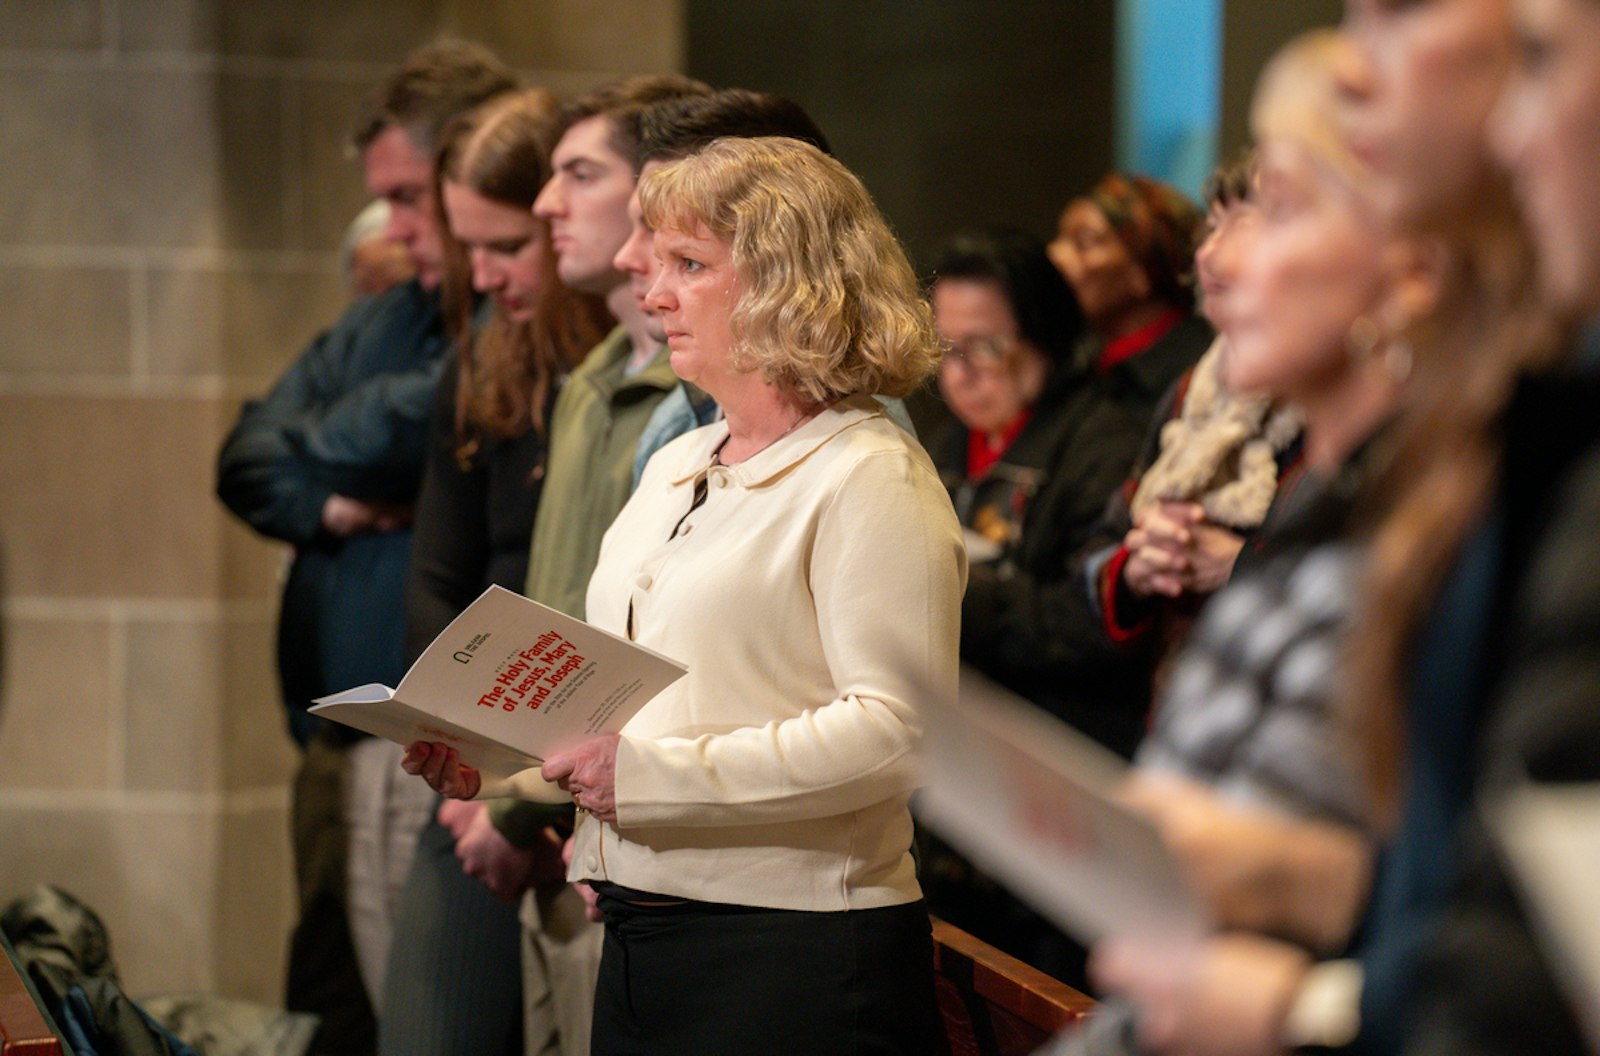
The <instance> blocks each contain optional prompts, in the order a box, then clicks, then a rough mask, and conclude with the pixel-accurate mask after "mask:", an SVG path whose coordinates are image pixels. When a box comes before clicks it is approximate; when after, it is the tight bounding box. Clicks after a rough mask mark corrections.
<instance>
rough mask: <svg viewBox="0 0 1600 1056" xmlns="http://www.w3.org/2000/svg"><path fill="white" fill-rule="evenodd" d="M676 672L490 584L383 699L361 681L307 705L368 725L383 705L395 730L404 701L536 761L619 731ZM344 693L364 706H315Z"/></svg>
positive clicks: (441, 722) (405, 721)
mask: <svg viewBox="0 0 1600 1056" xmlns="http://www.w3.org/2000/svg"><path fill="white" fill-rule="evenodd" d="M686 670H687V669H686V668H685V667H684V666H683V665H682V664H679V663H676V662H674V661H672V660H669V659H667V658H666V657H663V656H661V655H660V654H659V653H655V652H653V651H651V650H649V649H645V648H643V647H642V646H638V645H635V644H634V643H632V642H629V641H626V640H624V639H622V638H618V637H617V636H616V635H613V634H609V633H607V632H605V631H602V630H600V629H599V628H596V627H591V626H590V625H589V624H587V623H584V622H583V621H582V620H575V619H573V618H572V617H570V616H567V615H565V614H564V613H560V612H557V611H556V610H554V609H552V608H549V607H548V606H545V605H540V604H539V603H537V602H534V601H530V600H529V599H527V598H525V597H523V596H522V595H520V594H515V593H513V592H511V591H509V590H505V589H504V588H502V587H497V586H492V587H490V588H489V589H488V590H486V591H484V593H483V594H482V595H481V596H479V598H478V600H476V601H474V602H473V603H472V604H471V605H470V606H468V607H467V609H466V610H465V611H464V612H462V613H461V615H460V616H458V617H456V618H455V619H454V620H453V621H451V623H450V625H449V626H448V627H446V628H445V629H444V630H443V631H441V632H440V633H439V636H438V637H437V638H435V639H434V641H433V642H432V643H431V644H430V645H429V646H428V648H427V650H426V651H424V652H423V654H422V656H420V657H418V659H417V662H416V663H415V664H413V665H412V666H411V670H410V671H407V672H406V675H405V677H404V678H403V679H401V680H400V684H399V685H398V686H396V687H395V689H394V694H393V700H392V701H390V702H388V703H387V704H385V703H383V702H382V701H381V697H382V692H383V687H381V686H362V687H357V688H356V689H353V690H346V691H344V692H343V693H338V694H334V695H333V696H331V697H323V698H320V699H319V700H318V702H317V703H318V705H319V706H318V707H315V708H312V709H311V710H312V711H313V712H316V713H317V714H321V715H325V716H326V717H328V718H331V719H335V720H337V721H341V722H342V721H346V719H345V715H346V713H347V712H348V713H349V714H351V715H356V714H359V715H360V716H361V718H362V721H366V722H369V723H370V722H373V721H376V720H375V719H373V716H374V715H375V714H377V713H378V712H381V711H384V710H386V709H388V710H391V711H392V712H393V714H392V716H391V719H392V721H389V722H388V723H387V728H388V729H390V730H395V731H400V730H405V729H408V728H409V724H410V723H411V722H412V721H413V719H412V717H411V715H410V713H408V712H406V711H402V710H399V709H398V707H396V706H398V705H405V706H406V707H407V708H409V709H410V710H411V711H412V712H416V713H421V714H423V715H425V716H427V717H428V719H429V720H430V721H431V722H432V723H433V724H434V725H436V726H439V727H441V728H445V729H455V730H460V731H462V732H464V733H471V734H474V735H476V736H477V737H479V738H481V739H483V740H484V741H486V742H489V743H497V744H500V745H502V746H504V747H506V748H508V749H510V755H509V756H507V758H511V757H527V758H531V759H540V758H544V757H547V756H548V755H550V754H552V753H554V752H555V751H557V750H558V749H561V748H564V747H566V746H567V745H569V744H572V743H574V742H576V741H579V740H582V739H583V738H584V737H586V736H588V735H590V734H595V733H607V732H613V731H616V730H618V729H620V728H621V727H622V725H623V724H624V723H625V722H626V721H627V720H628V719H629V718H631V717H632V716H633V714H634V713H635V712H636V711H638V709H639V708H640V707H642V706H643V705H644V704H645V703H646V702H647V701H649V700H650V698H652V697H654V696H655V695H656V694H657V693H659V692H660V691H661V690H662V689H663V688H665V687H666V686H668V685H670V684H671V683H672V682H675V681H676V680H677V679H679V678H681V677H682V676H683V674H684V672H685V671H686ZM352 699H364V700H372V701H373V702H374V703H373V704H372V706H371V707H366V708H363V709H362V710H361V711H360V712H359V713H357V712H351V711H349V707H348V703H346V704H343V705H340V706H338V707H334V708H328V707H324V706H322V705H324V704H325V703H335V702H340V701H343V702H349V701H351V700H352ZM351 725H356V726H357V728H359V729H367V727H366V726H361V725H359V724H358V723H355V722H352V723H351ZM369 732H371V731H369ZM381 736H385V737H390V735H389V734H388V733H384V734H381ZM390 739H391V740H393V739H395V738H394V737H390ZM400 743H410V742H409V741H401V742H400ZM468 762H471V760H470V759H468ZM473 765H476V764H473Z"/></svg>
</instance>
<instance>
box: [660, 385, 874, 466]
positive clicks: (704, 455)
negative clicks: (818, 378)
mask: <svg viewBox="0 0 1600 1056" xmlns="http://www.w3.org/2000/svg"><path fill="white" fill-rule="evenodd" d="M882 417H884V412H883V405H882V404H880V403H879V402H878V401H877V400H875V399H873V398H872V397H871V396H866V395H862V394H859V393H858V394H856V395H853V396H845V397H842V398H840V399H838V400H836V401H834V402H833V403H832V404H830V405H829V406H827V407H825V408H823V410H822V411H821V412H820V413H819V414H818V415H817V416H816V417H815V418H813V419H811V420H810V421H809V422H806V423H805V424H804V425H802V426H801V427H800V428H798V429H796V430H795V431H794V432H792V433H790V434H789V435H788V436H780V437H779V438H778V439H777V440H774V441H773V442H772V443H771V444H770V445H768V446H767V447H764V448H762V449H761V450H760V451H757V452H756V453H755V454H753V455H751V456H750V457H749V458H747V459H745V460H744V461H743V462H740V463H739V464H738V465H736V466H726V467H724V468H723V472H725V473H727V474H728V477H729V479H730V480H732V481H733V482H734V483H735V484H738V485H740V486H741V487H746V488H755V487H760V486H761V485H763V484H766V483H768V482H770V481H772V480H774V479H775V478H777V477H779V476H782V475H783V474H784V473H785V472H787V471H788V470H790V469H792V468H793V467H794V466H796V465H798V464H800V463H801V462H804V461H805V460H806V459H807V458H809V457H811V455H812V454H813V453H815V452H816V451H817V449H818V448H820V447H822V445H823V444H826V443H827V442H828V441H829V440H832V439H833V438H834V437H835V436H838V435H839V434H840V433H842V432H844V431H845V430H846V429H850V428H853V427H855V426H857V425H860V424H861V423H862V422H865V421H868V420H869V419H872V418H882ZM727 438H728V422H727V420H726V419H723V420H721V421H717V422H713V423H712V424H711V425H708V426H706V427H705V428H704V429H702V430H700V435H699V436H698V438H697V439H696V440H695V442H693V443H690V444H686V445H685V446H684V450H683V452H682V454H681V455H680V456H679V458H678V460H677V465H676V466H675V467H674V468H673V474H672V483H674V484H683V483H685V482H687V481H690V480H693V479H694V478H695V477H697V476H699V475H700V474H702V473H704V472H705V471H706V469H707V467H708V466H710V464H711V456H712V453H713V452H715V451H716V450H717V448H718V447H719V446H720V445H721V444H722V442H723V441H724V440H726V439H727Z"/></svg>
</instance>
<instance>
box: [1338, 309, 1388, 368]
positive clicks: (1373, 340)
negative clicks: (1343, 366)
mask: <svg viewBox="0 0 1600 1056" xmlns="http://www.w3.org/2000/svg"><path fill="white" fill-rule="evenodd" d="M1382 340H1383V331H1382V330H1380V329H1378V324H1377V322H1376V321H1375V320H1374V319H1373V318H1372V317H1371V316H1370V315H1358V316H1356V318H1355V321H1354V322H1353V323H1351V324H1350V329H1349V331H1348V332H1346V333H1345V335H1344V347H1345V351H1346V352H1348V353H1349V354H1350V359H1351V361H1352V362H1354V363H1365V362H1366V361H1367V360H1369V359H1371V358H1372V353H1374V352H1376V351H1377V350H1378V344H1379V342H1381V341H1382Z"/></svg>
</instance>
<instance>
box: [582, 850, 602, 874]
mask: <svg viewBox="0 0 1600 1056" xmlns="http://www.w3.org/2000/svg"><path fill="white" fill-rule="evenodd" d="M583 864H584V867H585V868H587V869H588V870H589V872H591V873H598V872H599V871H600V856H599V855H598V854H591V855H588V856H586V857H585V858H584V859H583Z"/></svg>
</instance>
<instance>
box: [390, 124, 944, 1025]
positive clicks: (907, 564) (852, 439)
mask: <svg viewBox="0 0 1600 1056" xmlns="http://www.w3.org/2000/svg"><path fill="white" fill-rule="evenodd" d="M640 202H641V205H642V207H643V212H644V218H645V221H646V222H647V223H648V224H649V225H650V226H651V227H652V228H653V229H654V230H655V231H656V236H655V251H656V254H657V255H658V256H659V257H660V259H661V262H662V265H663V267H662V272H661V275H660V277H659V278H658V279H657V280H656V282H655V284H654V286H653V287H652V288H651V290H650V292H649V295H648V298H647V305H648V307H649V308H650V309H651V310H652V311H654V312H656V313H658V314H659V315H660V317H661V319H662V322H663V324H664V326H665V330H666V333H667V343H668V346H669V347H670V349H671V353H672V366H673V369H674V370H675V371H676V372H677V373H678V375H679V376H680V377H682V378H683V379H684V380H685V381H689V382H692V383H693V384H695V385H697V386H699V387H700V388H702V389H704V390H705V391H706V392H708V393H710V394H711V395H712V396H713V397H715V398H716V400H717V402H718V404H720V405H721V407H722V408H723V411H724V413H725V415H726V419H725V420H724V421H721V422H718V423H715V424H713V425H709V426H706V427H704V428H702V429H700V430H697V431H695V432H693V433H690V434H688V435H686V436H684V437H681V438H679V439H678V440H677V441H675V442H673V443H672V444H670V445H668V446H667V447H665V448H663V449H662V450H661V451H660V452H659V453H657V454H656V456H655V457H654V458H652V459H651V461H650V463H649V465H648V466H647V468H646V470H645V473H644V477H643V479H642V480H641V482H640V484H639V488H638V490H637V491H636V493H635V494H634V496H633V498H632V499H631V500H630V501H629V503H628V505H627V506H626V507H625V508H624V509H623V511H622V512H621V514H619V515H618V517H617V519H616V521H615V523H614V524H613V525H612V527H611V530H610V531H609V532H608V533H607V535H606V538H605V542H604V545H603V547H602V549H601V553H600V561H599V565H598V567H597V568H596V570H595V573H594V577H593V579H592V580H591V581H590V585H589V595H588V615H589V619H590V621H591V622H593V623H595V624H597V625H598V626H601V627H604V628H606V629H607V630H611V631H614V632H616V633H618V634H625V635H626V636H627V637H629V638H631V639H632V640H634V641H637V642H639V643H640V644H642V645H646V646H649V647H650V648H652V649H655V650H657V651H659V652H662V653H665V654H667V655H669V656H673V657H675V658H677V659H679V660H682V661H684V662H685V663H686V664H687V665H688V668H689V673H688V675H687V676H686V677H684V678H683V679H681V680H680V681H679V682H677V683H675V684H674V685H673V686H671V687H669V688H668V689H667V690H665V691H664V692H663V693H662V694H661V695H660V696H658V697H657V698H655V699H654V700H652V701H651V702H650V703H649V704H647V705H646V706H645V707H644V708H643V709H642V710H641V711H640V712H639V713H638V714H637V715H636V716H635V717H634V718H633V719H632V720H631V721H630V722H629V723H628V725H627V726H626V727H624V729H623V730H622V733H621V734H620V736H618V735H611V736H606V737H598V738H594V739H592V740H589V741H586V742H584V743H583V744H581V745H579V746H578V747H576V748H574V749H572V750H570V751H567V752H564V753H561V754H558V755H556V756H553V757H552V758H550V759H549V760H548V761H547V762H546V764H545V766H544V769H543V775H542V779H541V776H540V775H539V774H535V773H533V772H532V771H528V772H526V773H524V774H522V775H519V777H517V778H514V779H513V780H512V781H511V782H510V783H509V786H508V787H503V788H502V787H492V788H483V787H480V786H481V785H482V782H481V780H480V777H479V775H478V774H477V773H475V772H473V771H471V770H469V769H468V768H466V767H462V766H460V765H459V763H458V762H457V761H456V760H455V759H454V757H453V754H452V753H451V752H450V751H449V750H448V749H444V748H442V747H435V748H433V749H431V751H430V752H429V753H422V752H420V751H415V750H414V751H413V753H412V756H411V757H410V758H409V759H408V766H409V767H410V768H412V769H413V770H415V771H420V772H422V773H424V774H425V776H428V777H429V779H430V781H431V782H432V783H433V784H434V785H435V787H438V788H440V789H441V791H444V792H446V793H447V794H455V795H462V794H466V795H471V794H508V793H509V794H514V795H523V796H530V797H532V796H539V795H543V794H544V793H545V792H546V791H547V789H548V786H547V785H545V784H544V782H546V781H549V782H555V783H557V784H558V785H559V787H560V788H562V789H564V790H566V791H567V792H568V793H569V794H570V795H571V796H572V798H573V799H574V800H575V801H576V803H577V805H578V807H579V809H580V810H581V811H584V812H585V813H584V815H583V816H582V817H581V818H580V822H579V825H578V828H577V832H576V834H575V842H574V853H573V863H572V870H571V876H572V878H573V879H575V880H583V881H587V882H589V883H590V884H592V885H593V886H594V887H595V888H596V889H597V890H598V891H599V904H600V908H601V910H602V911H603V913H604V916H605V923H606V945H605V951H604V954H603V956H602V963H601V970H600V985H599V992H598V995H597V998H596V1010H595V1031H594V1041H593V1046H594V1052H595V1053H597V1054H602V1053H626V1052H646V1051H648V1052H650V1053H676V1052H683V1053H689V1052H694V1053H703V1052H717V1053H745V1052H749V1053H754V1052H760V1053H786V1052H792V1053H822V1052H827V1053H868V1052H871V1053H925V1052H929V1051H933V1050H934V1048H935V1047H936V1044H937V1042H936V1039H935V1036H934V1032H935V1031H936V1029H937V1016H936V1011H935V1005H934V999H933V985H932V975H931V946H930V941H929V925H928V917H927V913H926V910H925V908H924V907H923V904H922V901H921V891H920V889H919V888H918V886H917V880H916V875H915V867H914V864H913V862H912V858H911V853H910V848H911V816H910V813H909V811H908V809H907V801H908V798H909V794H910V790H911V787H912V784H913V779H914V765H913V758H912V754H913V750H914V748H915V745H916V742H917V736H918V731H919V723H918V719H917V705H918V702H919V700H923V699H925V698H927V697H929V696H930V695H936V696H945V695H949V694H953V692H954V686H955V678H956V656H957V643H958V636H959V621H960V601H961V591H962V587H963V583H964V580H965V574H966V560H965V556H964V549H963V544H962V538H961V531H960V528H959V526H958V524H957V521H956V517H955V513H954V511H953V510H952V509H951V506H950V500H949V498H948V497H947V495H946V493H945V489H944V487H943V486H942V485H941V484H940V482H939V478H938V475H937V473H936V472H935V470H934V468H933V465H932V464H931V462H930V461H929V459H928V457H927V456H926V454H924V453H923V451H922V450H921V448H920V447H919V446H918V445H917V444H916V443H915V441H914V440H912V439H911V437H909V436H908V435H907V434H906V433H904V432H903V431H902V430H901V429H899V428H898V427H897V426H895V425H894V424H893V423H892V422H890V421H889V420H888V419H887V418H886V417H885V416H884V413H883V410H882V408H881V407H880V406H879V405H878V404H877V402H876V401H874V400H873V399H872V396H873V395H875V394H886V395H891V396H898V395H904V394H906V393H908V392H910V391H911V390H912V389H913V388H915V387H916V386H917V385H919V384H921V383H922V382H923V381H924V380H925V379H926V378H927V377H928V376H929V375H930V374H931V373H932V372H933V370H934V369H935V366H936V364H937V362H938V355H939V352H938V344H937V341H936V340H935V337H934V330H933V326H932V321H931V318H930V315H929V312H928V309H927V307H926V305H925V304H924V302H923V301H922V299H921V298H920V296H919V294H918V287H917V282H916V279H915V276H914V275H913V273H912V270H911V267H910V265H909V263H908V262H907V260H906V257H905V254H904V252H903V250H902V249H901V248H900V246H899V245H898V243H897V242H896V241H895V239H894V237H893V236H892V235H891V234H890V232H889V229H888V226H887V224H886V223H885V222H884V220H883V218H882V216H881V215H880V214H879V212H878V210H877V208H876V207H875V206H874V205H873V203H872V200H871V198H870V197H869V196H868V194H867V192H866V191H865V189H864V188H863V187H862V185H861V183H860V181H859V180H857V179H856V178H855V177H854V176H853V175H851V174H850V173H849V172H848V171H847V170H845V169H844V168H843V167H842V166H841V165H839V163H838V162H836V161H834V160H832V159H830V158H828V157H827V156H825V155H823V154H822V153H821V152H820V151H818V150H816V149H814V148H812V147H810V146H807V145H804V144H801V143H799V142H797V141H795V140H788V139H779V138H761V139H748V140H720V141H718V142H717V143H715V144H713V145H712V146H711V147H709V148H707V149H706V150H705V151H703V152H702V153H700V154H698V155H695V156H693V157H691V158H688V159H685V160H682V161H679V162H676V163H674V164H671V165H669V166H666V167H664V168H662V169H661V170H659V171H657V172H654V173H651V174H649V175H647V176H646V177H645V179H644V181H643V183H642V184H641V185H640Z"/></svg>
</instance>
